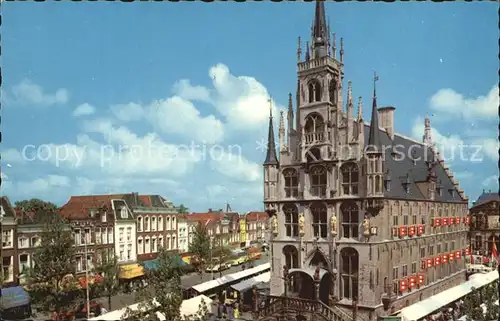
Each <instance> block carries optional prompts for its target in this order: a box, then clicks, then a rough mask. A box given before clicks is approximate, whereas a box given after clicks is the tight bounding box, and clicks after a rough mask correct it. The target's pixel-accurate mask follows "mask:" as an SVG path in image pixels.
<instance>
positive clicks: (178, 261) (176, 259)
mask: <svg viewBox="0 0 500 321" xmlns="http://www.w3.org/2000/svg"><path fill="white" fill-rule="evenodd" d="M172 263H173V266H174V267H181V266H184V265H186V264H187V263H186V262H184V260H183V259H182V258H181V257H180V256H179V255H174V256H172ZM143 264H144V267H145V268H146V269H148V270H156V269H157V268H158V259H154V260H149V261H144V262H143Z"/></svg>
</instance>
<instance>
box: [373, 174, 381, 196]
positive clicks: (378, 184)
mask: <svg viewBox="0 0 500 321" xmlns="http://www.w3.org/2000/svg"><path fill="white" fill-rule="evenodd" d="M381 192H382V180H381V178H380V176H379V175H377V176H375V193H381Z"/></svg>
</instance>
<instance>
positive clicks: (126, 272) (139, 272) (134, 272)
mask: <svg viewBox="0 0 500 321" xmlns="http://www.w3.org/2000/svg"><path fill="white" fill-rule="evenodd" d="M143 275H144V268H143V267H142V266H141V265H140V264H138V263H134V264H127V265H122V266H121V267H120V274H119V278H120V279H124V280H130V279H135V278H137V277H140V276H143Z"/></svg>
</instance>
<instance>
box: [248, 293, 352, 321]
mask: <svg viewBox="0 0 500 321" xmlns="http://www.w3.org/2000/svg"><path fill="white" fill-rule="evenodd" d="M265 301H266V302H268V303H267V304H265V305H264V306H263V307H259V311H258V312H257V320H259V321H268V320H277V317H280V320H282V319H283V318H285V319H288V318H287V317H290V318H289V319H290V320H298V319H297V317H296V316H298V315H301V316H303V320H315V321H316V320H317V321H319V320H321V321H353V318H352V316H351V315H349V314H347V313H346V312H344V311H342V310H341V309H340V308H338V307H336V306H333V307H330V306H328V305H326V304H324V303H323V302H321V301H315V300H306V299H299V298H291V297H284V296H272V295H270V296H267V297H266V300H265Z"/></svg>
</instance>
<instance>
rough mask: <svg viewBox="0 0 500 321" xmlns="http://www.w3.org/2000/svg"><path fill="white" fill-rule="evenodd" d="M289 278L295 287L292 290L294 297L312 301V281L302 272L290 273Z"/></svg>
mask: <svg viewBox="0 0 500 321" xmlns="http://www.w3.org/2000/svg"><path fill="white" fill-rule="evenodd" d="M290 277H291V278H292V280H293V283H294V284H295V286H294V287H293V288H292V293H293V295H294V296H296V297H299V298H301V299H307V300H314V280H313V278H312V277H311V276H310V275H309V274H308V273H306V272H304V271H297V270H296V271H293V272H290Z"/></svg>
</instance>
